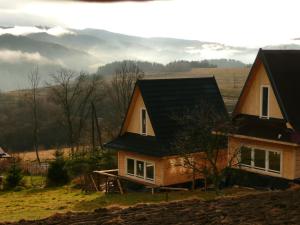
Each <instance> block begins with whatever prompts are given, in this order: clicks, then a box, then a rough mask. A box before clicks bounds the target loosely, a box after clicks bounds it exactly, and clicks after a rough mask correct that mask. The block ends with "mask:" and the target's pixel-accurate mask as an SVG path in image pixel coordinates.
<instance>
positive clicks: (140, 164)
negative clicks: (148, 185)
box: [126, 158, 155, 181]
mask: <svg viewBox="0 0 300 225" xmlns="http://www.w3.org/2000/svg"><path fill="white" fill-rule="evenodd" d="M126 162H127V166H126V169H127V172H126V173H127V175H129V176H134V177H138V178H140V179H144V180H148V181H154V177H155V164H154V163H151V162H147V161H143V160H138V159H131V158H127V160H126Z"/></svg>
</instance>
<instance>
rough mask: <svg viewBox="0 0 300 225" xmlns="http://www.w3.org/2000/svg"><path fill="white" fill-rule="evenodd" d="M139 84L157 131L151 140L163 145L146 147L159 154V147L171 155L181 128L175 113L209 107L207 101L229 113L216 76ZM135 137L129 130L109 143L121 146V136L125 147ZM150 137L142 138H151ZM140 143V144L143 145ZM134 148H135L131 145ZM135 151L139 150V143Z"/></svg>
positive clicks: (223, 112)
mask: <svg viewBox="0 0 300 225" xmlns="http://www.w3.org/2000/svg"><path fill="white" fill-rule="evenodd" d="M136 86H138V87H139V89H140V91H141V95H142V98H143V100H144V103H145V106H146V109H147V112H148V115H149V118H150V121H151V124H152V127H153V130H154V133H155V135H156V136H155V137H154V140H152V144H153V141H156V142H157V145H159V146H161V147H160V148H159V149H157V148H156V149H154V148H153V149H151V150H149V151H148V152H145V151H143V153H144V154H148V155H153V156H156V155H158V154H157V153H154V152H153V151H160V154H159V155H161V156H163V155H170V154H171V152H170V151H169V150H170V144H172V142H173V140H174V139H173V138H174V137H175V135H176V134H177V133H178V131H179V130H178V129H179V127H178V124H177V123H176V118H175V117H176V116H177V115H178V114H180V113H181V114H182V113H184V112H185V111H187V110H189V109H190V110H191V109H193V108H195V107H196V106H198V107H202V105H203V107H207V106H204V104H203V103H204V102H205V103H206V104H208V106H209V107H212V108H213V109H215V110H216V111H217V112H218V113H220V114H221V115H224V116H227V111H226V107H225V104H224V102H223V99H222V96H221V93H220V91H219V88H218V85H217V82H216V80H215V78H214V77H205V78H175V79H141V80H138V81H137V83H136ZM124 135H126V138H124V137H122V136H124ZM133 137H134V135H132V134H130V135H129V136H128V133H127V134H126V133H125V134H123V135H120V136H119V138H117V139H116V140H114V141H112V142H110V143H109V144H108V145H107V146H108V147H113V148H118V147H117V145H116V142H118V146H120V140H121V141H122V143H123V146H122V147H123V148H124V145H126V143H125V141H126V142H127V143H128V140H129V139H128V138H130V142H131V143H132V142H133V139H132V138H133ZM125 139H126V140H125ZM148 139H149V138H148ZM148 139H147V140H146V139H145V140H143V141H149V140H148ZM124 140H125V141H124ZM139 141H141V139H140V138H139V140H137V142H139ZM139 143H141V142H139ZM144 143H146V142H144ZM153 145H154V144H153ZM155 145H156V144H155ZM129 147H130V146H129ZM139 147H140V148H141V146H139ZM119 149H120V148H119ZM144 149H146V148H144ZM132 151H134V150H133V149H132ZM136 151H140V150H139V149H138V148H137V147H136Z"/></svg>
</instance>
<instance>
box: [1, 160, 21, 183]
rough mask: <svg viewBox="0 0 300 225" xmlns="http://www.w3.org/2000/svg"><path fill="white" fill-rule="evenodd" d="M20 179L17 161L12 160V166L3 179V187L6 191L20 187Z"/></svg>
mask: <svg viewBox="0 0 300 225" xmlns="http://www.w3.org/2000/svg"><path fill="white" fill-rule="evenodd" d="M22 179H23V174H22V169H21V167H20V164H19V160H18V159H16V158H13V159H12V164H11V166H10V168H9V170H8V173H7V176H6V178H5V186H6V188H8V189H11V188H15V187H16V186H18V185H20V183H21V181H22Z"/></svg>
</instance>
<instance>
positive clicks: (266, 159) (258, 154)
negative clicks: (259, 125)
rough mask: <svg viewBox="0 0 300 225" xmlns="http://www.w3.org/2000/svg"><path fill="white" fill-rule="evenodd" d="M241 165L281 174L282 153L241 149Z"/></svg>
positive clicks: (248, 148)
mask: <svg viewBox="0 0 300 225" xmlns="http://www.w3.org/2000/svg"><path fill="white" fill-rule="evenodd" d="M240 165H241V166H245V167H250V168H251V169H255V170H263V171H266V172H271V173H280V172H281V152H279V151H271V150H263V149H258V148H251V147H245V146H243V147H241V151H240Z"/></svg>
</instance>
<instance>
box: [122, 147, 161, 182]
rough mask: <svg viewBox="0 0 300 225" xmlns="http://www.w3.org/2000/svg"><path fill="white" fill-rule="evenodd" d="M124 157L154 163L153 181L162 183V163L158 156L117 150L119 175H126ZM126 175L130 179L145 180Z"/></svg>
mask: <svg viewBox="0 0 300 225" xmlns="http://www.w3.org/2000/svg"><path fill="white" fill-rule="evenodd" d="M126 158H132V159H140V160H142V161H148V162H153V163H155V179H154V182H155V184H156V185H163V163H162V160H161V159H160V158H156V157H150V156H144V155H139V154H136V153H133V152H127V151H119V152H118V169H119V175H120V176H128V175H127V174H126ZM128 177H130V178H132V179H137V180H139V181H141V182H146V180H143V179H139V178H135V177H133V176H128Z"/></svg>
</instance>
